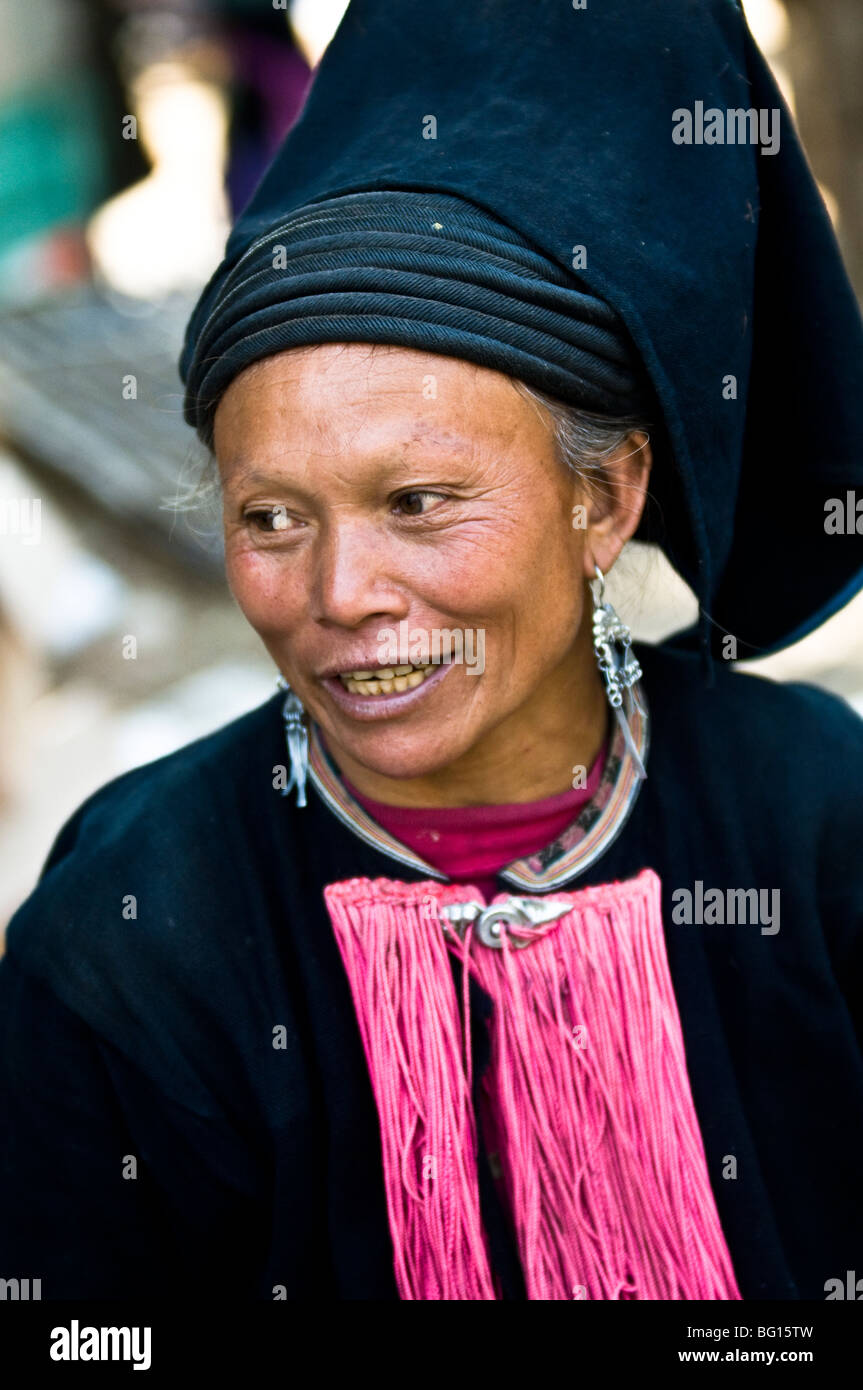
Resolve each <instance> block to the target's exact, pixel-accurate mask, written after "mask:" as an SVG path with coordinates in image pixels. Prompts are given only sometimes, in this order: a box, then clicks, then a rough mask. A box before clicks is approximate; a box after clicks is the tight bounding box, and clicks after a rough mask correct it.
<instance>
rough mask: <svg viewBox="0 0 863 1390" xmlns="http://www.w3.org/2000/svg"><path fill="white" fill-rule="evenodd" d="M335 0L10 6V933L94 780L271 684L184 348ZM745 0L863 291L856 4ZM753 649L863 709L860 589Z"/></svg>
mask: <svg viewBox="0 0 863 1390" xmlns="http://www.w3.org/2000/svg"><path fill="white" fill-rule="evenodd" d="M345 8H346V3H345V0H294V3H290V0H165V2H164V3H161V2H159V3H157V0H27V3H26V4H22V3H21V0H0V937H2V932H3V928H4V926H5V924H6V922H7V921H8V919H9V917H10V916H11V914H12V912H13V911H14V910H15V908H16V907H17V906H18V904H19V903H20V902H21V901H22V900H23V898H24V897H26V896H27V894H28V893H29V892H30V890H31V888H32V887H33V884H34V883H35V880H36V877H37V875H38V872H39V870H40V868H41V865H42V862H43V861H44V858H45V855H46V853H47V850H48V848H49V846H50V843H51V841H52V839H53V837H54V835H55V834H56V832H57V830H58V829H59V827H60V826H61V824H62V823H63V821H64V820H65V819H66V817H67V816H68V815H69V814H70V813H71V811H73V810H74V809H75V807H76V806H77V805H79V804H80V802H81V801H82V800H83V799H84V797H85V796H87V795H88V794H89V793H90V792H91V791H93V790H94V789H95V788H96V787H98V786H100V785H101V784H102V783H104V782H106V781H107V780H109V779H110V778H111V777H113V776H115V775H117V774H118V773H120V772H123V771H125V770H126V769H127V768H129V767H133V766H135V765H137V764H140V763H144V762H148V761H150V760H151V759H152V758H156V757H159V756H160V755H162V754H164V753H167V752H170V751H171V750H173V749H174V748H177V747H179V746H180V745H181V744H183V743H186V742H188V741H189V740H190V739H192V738H195V737H197V736H199V735H201V734H204V733H207V732H209V731H210V730H211V729H214V728H217V727H218V726H219V725H221V724H223V723H225V722H226V721H227V720H229V719H232V718H234V717H235V716H236V715H238V714H240V713H242V712H243V711H244V710H246V709H249V708H251V707H252V706H254V705H256V704H258V703H259V702H260V701H261V700H263V699H266V698H267V697H268V696H269V695H270V694H271V693H272V691H273V689H274V681H275V676H276V672H275V670H274V668H273V666H272V664H271V662H270V661H269V659H268V658H267V656H266V653H265V652H264V650H263V648H262V647H261V646H260V643H259V641H258V639H257V638H256V637H255V635H254V633H253V632H252V631H251V629H250V628H249V627H248V626H247V624H246V623H245V621H244V619H243V618H242V617H241V615H240V613H239V610H238V609H237V608H236V607H235V605H234V603H233V601H232V599H231V597H230V595H229V594H228V591H227V588H226V586H225V582H224V578H223V576H222V570H221V548H220V537H219V518H218V514H217V511H216V504H215V501H212V502H211V503H210V504H209V505H202V506H200V507H198V508H196V509H194V510H191V511H190V510H188V509H183V508H178V506H177V503H178V501H179V502H181V501H183V499H185V498H187V497H188V495H189V494H190V492H193V491H194V489H195V485H196V482H197V480H198V479H199V477H200V475H201V470H202V467H203V462H204V460H203V456H202V454H201V453H199V452H198V448H197V446H196V444H195V442H194V440H193V439H192V437H191V431H190V430H189V429H188V428H187V427H186V426H185V424H184V423H183V420H182V412H181V393H180V382H179V378H178V375H177V369H176V363H177V358H178V355H179V350H180V344H181V340H182V333H183V329H184V326H185V322H186V319H187V317H188V314H189V312H190V310H191V308H192V305H193V303H194V301H195V299H196V297H197V293H198V291H199V290H200V288H201V286H202V285H203V283H204V281H205V280H206V279H207V278H208V276H209V274H210V272H211V271H212V270H213V269H214V268H215V266H216V264H217V263H218V261H219V259H220V256H221V251H222V247H223V244H224V239H225V236H226V234H227V230H228V227H229V225H230V222H231V220H232V218H233V217H234V216H235V215H236V213H237V212H238V211H239V210H240V209H241V208H242V206H243V205H244V203H245V201H246V200H247V199H248V197H249V195H250V193H251V191H252V189H253V187H254V185H255V183H256V182H257V180H258V178H259V176H260V174H261V173H262V171H263V168H264V166H265V165H266V163H267V162H268V160H269V158H270V157H271V155H272V154H273V152H274V151H275V148H276V146H277V145H278V143H279V141H280V140H281V138H282V137H283V136H284V134H285V133H286V132H287V130H288V129H289V128H290V126H291V125H292V123H293V122H294V121H295V120H296V119H297V117H298V115H299V113H300V111H301V109H302V105H303V102H304V99H305V95H306V92H307V90H308V87H309V84H310V82H311V80H312V77H313V74H314V69H315V66H316V64H317V63H318V62H319V60H320V57H321V54H322V53H323V51H324V48H325V47H326V44H327V43H328V41H329V39H330V38H331V36H332V34H333V33H334V32H335V29H336V27H337V25H338V23H339V20H340V19H341V16H342V14H343V12H344V10H345ZM745 8H746V11H747V16H748V19H749V23H750V26H751V27H752V29H753V32H754V33H755V36H756V38H757V39H758V41H759V43H760V45H761V47H762V49H763V51H764V52H765V54H766V55H767V57H768V59H769V61H770V62H771V64H772V65H773V68H774V71H775V72H776V75H777V78H778V80H779V82H780V84H781V86H782V89H783V91H784V93H785V96H786V98H787V100H788V102H789V104H790V106H791V108H792V110H793V111H794V113H795V116H796V118H797V123H798V127H799V129H800V132H801V135H802V138H803V141H804V144H805V146H806V148H807V151H808V154H809V159H810V162H811V164H812V167H813V169H814V172H815V175H816V177H817V179H818V181H819V183H820V185H821V188H822V191H823V194H824V197H825V200H826V202H827V206H828V209H829V211H830V215H831V217H832V218H833V221H834V224H835V226H836V229H837V233H838V235H839V239H840V242H841V245H842V248H843V251H844V254H845V258H846V264H847V265H848V268H849V271H850V274H851V276H852V279H853V281H854V284H855V287H856V289H857V292H858V294H863V84H861V81H860V77H859V74H860V72H861V69H863V3H861V0H747V3H746V5H745ZM395 9H397V0H394V10H395ZM609 588H610V591H611V599H612V602H613V603H614V604H615V606H616V607H617V608H618V610H619V612H620V613H621V615H622V616H623V617H624V619H625V620H626V621H628V622H630V623H631V625H632V628H633V631H634V633H635V635H636V636H637V637H641V638H645V639H646V640H649V641H657V640H660V639H661V638H662V637H664V636H666V635H668V634H669V633H671V632H673V631H675V630H677V629H678V628H681V627H684V626H688V625H689V624H690V623H691V622H692V621H693V620H694V618H695V614H696V604H695V599H694V597H693V595H692V594H691V593H690V591H689V590H688V589H687V587H686V586H685V585H684V584H683V583H682V581H681V580H680V579H679V578H677V576H676V575H674V573H673V572H672V571H671V570H670V569H669V567H668V566H667V564H666V563H665V561H664V559H663V557H662V556H661V555H660V554H659V553H658V552H656V551H653V550H651V549H648V548H646V547H643V546H631V547H628V549H627V552H626V553H625V555H624V557H623V558H622V559H621V561H620V562H619V564H618V565H617V566H616V567H615V571H614V574H613V575H612V576H611V580H610V583H609ZM751 669H753V670H757V671H759V672H761V673H763V674H765V675H770V676H773V677H775V678H777V679H782V680H788V679H805V680H809V681H813V682H815V683H817V684H820V685H823V686H825V687H827V688H829V689H831V690H835V691H837V692H839V693H840V694H842V695H844V696H845V698H847V699H848V700H849V701H850V702H851V703H852V704H854V705H855V706H856V708H857V709H858V710H860V712H861V714H863V598H858V599H857V600H856V601H855V602H854V603H852V604H850V605H849V606H848V607H847V608H846V609H844V610H843V612H841V613H839V614H837V615H836V616H835V617H834V618H833V619H832V620H831V621H830V622H829V623H827V624H825V625H824V626H823V627H822V628H821V629H820V630H819V631H818V632H817V633H814V634H812V636H810V637H809V638H807V639H806V641H804V642H802V643H800V644H798V645H797V646H795V647H793V648H791V649H789V650H788V651H786V652H783V653H782V654H780V655H779V656H776V657H773V658H768V659H767V660H764V661H760V662H758V663H752V664H751ZM201 794H202V795H206V788H203V787H202V788H201Z"/></svg>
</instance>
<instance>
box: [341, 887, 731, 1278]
mask: <svg viewBox="0 0 863 1390" xmlns="http://www.w3.org/2000/svg"><path fill="white" fill-rule="evenodd" d="M478 896H479V895H478V894H477V892H476V890H475V889H473V888H471V887H464V886H455V885H442V884H439V883H434V882H432V881H427V882H424V883H419V884H405V883H398V882H393V881H391V880H389V879H375V880H369V879H351V880H349V881H347V882H343V883H337V884H333V885H331V886H329V887H328V888H326V889H325V898H326V902H327V908H328V910H329V913H330V918H331V920H332V923H333V927H334V929H335V934H336V938H337V941H338V944H339V948H340V951H341V954H342V959H343V961H344V964H345V969H346V972H347V975H348V979H349V981H350V987H351V993H352V997H353V1001H354V1006H355V1008H356V1011H357V1018H358V1020H359V1025H360V1031H361V1034H362V1039H363V1044H364V1047H365V1053H366V1060H367V1062H368V1066H369V1073H370V1076H371V1080H372V1086H373V1089H374V1094H375V1100H376V1103H377V1108H378V1113H379V1118H380V1126H381V1141H382V1153H383V1169H384V1179H385V1186H386V1195H387V1205H388V1211H389V1221H390V1231H391V1234H392V1239H393V1249H394V1262H395V1274H396V1281H397V1284H398V1288H399V1291H400V1294H401V1297H402V1298H403V1299H494V1298H495V1296H496V1295H495V1290H494V1282H493V1275H492V1271H491V1268H490V1265H489V1257H488V1248H487V1243H486V1241H485V1237H484V1231H483V1227H482V1224H481V1221H480V1202H479V1190H478V1176H477V1136H476V1118H475V1116H474V1113H473V1109H472V1105H471V1094H472V1075H471V1055H470V1050H469V1048H467V1047H466V1042H465V1040H466V1039H469V1038H470V1036H471V1033H470V1009H469V1000H470V994H469V990H468V989H467V988H466V987H465V986H466V982H467V980H468V978H469V975H468V972H470V974H472V975H473V976H474V978H475V979H476V980H477V981H478V983H479V984H480V986H481V987H482V989H483V990H484V991H485V992H486V994H487V995H488V996H489V997H490V998H491V1000H492V1002H493V1006H494V1008H493V1015H492V1018H491V1041H492V1045H491V1060H490V1063H489V1067H488V1070H487V1073H486V1074H485V1075H484V1076H483V1078H482V1084H483V1086H484V1088H485V1090H486V1095H487V1098H488V1102H489V1108H490V1113H491V1119H492V1128H493V1130H494V1132H495V1139H494V1142H495V1143H496V1144H497V1146H498V1148H499V1154H500V1161H501V1165H502V1168H503V1175H504V1179H505V1183H506V1188H507V1191H508V1194H509V1202H510V1208H511V1211H512V1214H513V1219H514V1223H515V1229H516V1236H517V1241H518V1247H519V1255H520V1258H521V1264H522V1269H523V1272H524V1278H525V1285H526V1289H527V1296H528V1298H529V1299H542V1300H549V1299H550V1300H562V1299H573V1298H576V1299H578V1298H587V1299H602V1300H617V1299H669V1300H676V1299H739V1298H740V1293H739V1291H738V1288H737V1284H736V1281H735V1277H734V1272H733V1269H732V1265H731V1259H730V1256H729V1253H728V1249H727V1246H726V1243H725V1238H724V1236H723V1233H722V1228H721V1226H720V1223H719V1216H718V1213H717V1210H716V1204H715V1201H714V1197H713V1192H712V1189H711V1185H710V1178H709V1175H708V1170H707V1161H706V1158H705V1154H704V1147H703V1144H702V1140H701V1132H700V1128H699V1124H698V1118H697V1115H696V1112H695V1106H694V1104H693V1100H692V1094H691V1091H690V1087H689V1078H688V1075H687V1071H686V1057H685V1052H684V1046H683V1036H682V1032H681V1027H680V1019H679V1016H678V1013H677V1005H676V1001H675V997H674V990H673V987H672V982H671V976H670V973H669V969H668V963H667V960H666V955H665V941H664V936H663V930H662V917H661V910H660V904H661V891H660V882H659V879H658V878H657V876H656V874H655V873H653V872H652V870H650V869H645V870H644V871H643V872H642V873H641V874H639V875H638V877H637V878H635V879H632V880H629V881H627V882H624V883H610V884H604V885H602V886H600V887H594V888H586V889H582V890H580V891H579V892H576V893H553V894H550V895H549V896H548V898H547V899H542V900H539V901H551V902H559V903H563V904H567V905H568V908H569V910H568V911H567V912H566V913H565V914H564V915H563V916H562V917H560V918H559V919H558V920H557V921H553V922H550V923H547V924H546V925H544V926H542V927H531V928H525V929H524V934H525V936H527V937H529V938H530V941H529V944H528V945H527V946H525V947H524V948H523V949H515V948H514V947H513V946H512V945H511V944H510V942H509V940H508V938H507V937H506V935H504V946H503V947H502V948H501V949H495V948H490V947H488V946H486V945H484V944H483V943H482V942H481V941H480V940H479V939H478V938H477V937H476V935H475V934H474V931H473V928H472V927H471V926H468V927H467V929H466V931H465V935H464V939H463V940H459V939H458V937H455V936H453V934H452V933H451V932H449V933H447V935H446V936H445V935H444V933H443V930H442V922H441V917H440V908H441V907H442V906H443V905H444V904H446V903H453V902H463V901H465V900H468V899H478ZM479 900H480V901H481V899H479ZM499 901H504V898H503V897H498V898H496V899H495V902H499ZM448 950H452V951H454V952H455V954H457V955H458V956H459V958H460V959H461V961H462V964H463V967H466V969H464V970H463V975H462V979H463V988H462V991H461V994H462V999H461V1013H460V1006H459V1001H458V999H457V997H456V990H455V986H454V982H453V977H452V972H451V969H450V962H449V959H448V955H447V952H448Z"/></svg>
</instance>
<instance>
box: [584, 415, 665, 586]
mask: <svg viewBox="0 0 863 1390" xmlns="http://www.w3.org/2000/svg"><path fill="white" fill-rule="evenodd" d="M652 464H653V455H652V453H651V451H650V444H649V442H648V438H647V435H646V434H644V433H643V432H642V431H636V432H634V433H633V434H630V435H628V436H627V438H626V439H625V440H624V442H623V443H622V444H621V445H620V448H619V449H617V450H616V451H615V452H614V453H613V454H610V455H609V457H608V458H607V459H606V461H605V463H604V464H603V471H602V475H601V477H600V478H598V479H597V481H596V482H595V483H592V484H591V487H590V492H589V495H588V499H587V527H586V534H585V543H584V572H585V575H586V576H587V578H588V579H593V578H595V573H594V571H595V567H596V566H597V565H598V566H599V568H600V569H601V570H602V572H603V574H608V573H609V571H610V570H611V568H612V566H613V565H614V562H615V561H616V559H617V557H618V555H619V554H620V552H621V550H622V549H623V547H624V546H625V545H626V542H627V541H628V540H629V539H630V537H631V536H632V535H634V534H635V531H636V529H637V527H638V523H639V521H640V520H641V514H642V512H643V511H644V504H645V502H646V501H647V485H648V480H649V478H650V469H651V466H652Z"/></svg>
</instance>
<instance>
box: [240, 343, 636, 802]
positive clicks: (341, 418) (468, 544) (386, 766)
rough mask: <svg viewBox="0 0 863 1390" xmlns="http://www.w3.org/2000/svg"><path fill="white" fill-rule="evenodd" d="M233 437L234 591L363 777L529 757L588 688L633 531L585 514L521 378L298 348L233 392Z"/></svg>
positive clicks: (406, 353) (438, 362)
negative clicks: (601, 594)
mask: <svg viewBox="0 0 863 1390" xmlns="http://www.w3.org/2000/svg"><path fill="white" fill-rule="evenodd" d="M215 450H216V454H217V457H218V460H219V467H220V472H221V476H222V481H223V496H224V527H225V547H226V562H227V573H228V580H229V584H230V586H231V589H232V591H233V593H234V596H235V597H236V599H237V602H238V603H239V606H240V608H241V609H242V611H243V613H244V614H245V616H246V618H247V619H248V621H249V622H250V623H251V625H252V627H253V628H254V629H255V630H256V631H257V632H258V634H259V635H260V637H261V638H262V640H263V642H264V644H265V646H266V648H267V650H268V651H269V653H270V655H271V656H272V658H273V660H274V662H275V663H276V665H277V666H278V668H279V669H280V670H281V672H282V673H283V674H284V676H285V677H286V679H287V680H288V681H289V683H290V684H291V686H292V687H293V688H294V689H295V690H296V692H297V694H298V695H299V696H300V698H301V700H302V702H303V704H304V705H305V707H306V709H307V710H308V711H309V712H310V714H311V715H312V716H313V718H314V719H315V720H316V722H317V723H318V724H319V725H320V727H321V728H322V729H323V731H324V734H325V737H326V739H327V742H328V744H329V745H330V746H331V748H332V750H333V752H334V753H335V754H336V756H337V757H339V756H340V755H341V756H340V760H341V761H342V766H343V769H344V770H346V771H348V773H349V775H350V772H351V771H354V772H355V771H356V770H357V769H358V768H359V769H362V768H365V769H368V770H369V772H371V773H374V774H376V775H377V776H378V777H386V778H396V779H404V778H428V777H430V776H431V777H433V776H434V775H435V774H436V773H438V772H440V770H441V769H444V768H452V767H453V766H458V765H459V764H460V761H462V762H464V765H465V766H467V765H468V763H471V762H477V761H480V762H481V761H482V760H483V758H484V757H485V756H486V755H488V756H491V755H492V753H493V752H494V753H495V755H497V754H499V753H500V752H501V751H506V748H508V749H509V751H510V752H511V753H512V754H513V755H515V756H524V755H525V754H526V753H527V752H528V749H529V741H528V743H527V744H525V742H524V739H523V738H522V739H521V740H520V738H519V730H520V729H521V730H522V731H523V732H524V733H526V731H527V729H528V727H532V728H533V731H534V735H535V734H536V729H537V721H539V725H538V728H539V730H540V732H541V731H542V727H543V719H544V718H545V723H546V725H547V726H548V727H553V725H554V719H553V717H552V713H551V711H552V707H553V706H554V704H555V702H559V701H560V700H561V699H566V700H568V701H570V702H573V701H576V702H577V701H578V699H579V698H580V696H579V691H581V692H582V693H581V698H584V699H587V698H588V684H587V682H588V681H589V680H590V678H591V674H592V676H593V677H594V678H595V677H596V671H595V667H593V666H592V652H591V648H590V644H589V626H590V625H589V623H587V624H585V623H583V617H584V609H585V600H586V598H587V599H588V602H589V598H588V595H587V592H586V589H585V584H584V579H585V575H586V574H589V575H591V576H592V574H593V561H594V560H595V561H596V563H598V564H599V565H600V567H601V568H603V569H605V568H606V567H610V564H611V563H613V558H614V554H616V549H619V548H620V545H621V544H622V543H623V541H622V539H621V540H620V543H619V544H617V546H616V549H615V535H614V531H613V527H611V526H610V525H608V524H607V523H604V522H602V521H597V520H596V517H594V520H593V521H592V522H590V523H589V524H588V526H587V527H585V526H583V525H574V524H573V516H574V514H573V508H574V507H577V506H578V505H579V504H581V503H583V502H584V500H585V499H584V498H583V497H582V496H581V495H580V493H579V490H578V487H577V485H576V483H575V480H574V479H573V478H572V477H571V476H570V475H569V474H568V473H567V471H566V469H565V468H564V467H563V466H562V465H561V463H560V462H559V461H558V460H557V458H556V457H555V453H554V446H553V439H552V434H551V431H550V428H549V426H548V425H547V424H546V423H545V422H544V420H543V419H542V418H541V417H540V414H539V412H538V411H537V410H536V409H535V408H534V407H533V405H532V404H531V403H530V402H529V401H527V400H526V399H524V398H523V397H522V396H521V395H520V394H519V392H518V391H516V390H515V389H514V387H513V386H512V383H511V382H510V381H508V379H507V378H506V377H505V376H503V375H501V374H500V373H498V372H496V371H492V370H489V369H486V368H482V367H475V366H473V365H472V364H470V363H465V362H462V361H459V360H456V359H454V358H450V357H444V356H441V355H434V354H427V353H423V352H418V351H414V350H412V349H406V348H405V349H402V348H377V347H372V346H369V345H367V344H328V345H324V346H320V347H312V348H298V349H291V350H290V351H287V352H284V353H281V354H279V355H278V356H274V357H270V358H267V359H265V360H264V361H262V362H260V363H258V364H255V366H253V367H251V368H249V369H248V370H247V371H246V372H244V373H243V374H242V375H241V376H239V377H238V378H237V379H236V380H235V381H234V382H233V383H232V385H231V386H230V388H229V389H228V391H227V392H226V394H225V396H224V397H223V399H222V401H221V403H220V405H219V409H218V411H217V415H216V425H215ZM639 510H640V509H639ZM635 521H637V516H636V517H635V520H634V521H633V522H632V525H631V526H629V529H630V530H631V529H634V524H635ZM609 545H610V546H611V549H609ZM588 547H590V548H591V553H590V554H588V553H587V550H588ZM612 551H613V552H614V553H612ZM586 637H587V639H588V640H587V641H586V640H585V638H586ZM407 666H409V667H410V670H408V671H406V670H404V669H402V670H399V668H404V667H407ZM381 671H382V672H384V675H383V676H376V675H375V673H376V672H381ZM390 673H394V674H390ZM589 689H590V697H589V698H591V699H595V698H596V689H595V687H594V686H593V685H590V687H589ZM600 694H601V692H600ZM570 708H571V709H572V703H570ZM502 739H503V741H504V744H505V745H506V748H504V749H503V750H502V749H501V746H500V745H501V740H502ZM345 764H347V766H345Z"/></svg>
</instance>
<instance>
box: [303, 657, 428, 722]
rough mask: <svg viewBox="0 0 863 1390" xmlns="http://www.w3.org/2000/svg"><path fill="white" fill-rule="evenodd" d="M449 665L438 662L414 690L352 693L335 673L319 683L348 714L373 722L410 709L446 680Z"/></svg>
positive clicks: (392, 716)
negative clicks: (389, 692)
mask: <svg viewBox="0 0 863 1390" xmlns="http://www.w3.org/2000/svg"><path fill="white" fill-rule="evenodd" d="M452 668H453V667H452V664H449V663H448V664H447V665H445V666H438V667H437V669H436V670H435V671H433V672H432V674H431V675H430V676H426V678H425V680H424V681H423V683H422V685H415V686H414V688H413V690H403V691H396V692H394V693H393V694H392V695H355V694H354V693H353V692H352V691H350V690H345V687H344V686H343V685H342V682H341V680H340V678H339V677H338V676H325V677H324V678H323V680H322V681H321V685H322V686H323V687H324V689H325V690H327V691H329V693H330V695H331V696H332V698H333V701H334V702H335V704H337V705H338V707H339V709H341V710H344V712H345V714H349V715H351V717H352V718H354V719H364V720H367V721H369V722H372V721H374V720H375V719H392V718H394V716H395V715H397V714H405V713H407V712H408V711H409V710H412V709H413V708H414V707H415V706H416V705H418V704H419V702H420V701H421V700H422V699H424V697H425V696H426V695H427V694H428V692H429V690H431V689H433V688H434V687H435V686H438V685H440V683H441V681H443V680H446V677H447V675H448V674H449V672H450V671H451V670H452Z"/></svg>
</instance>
